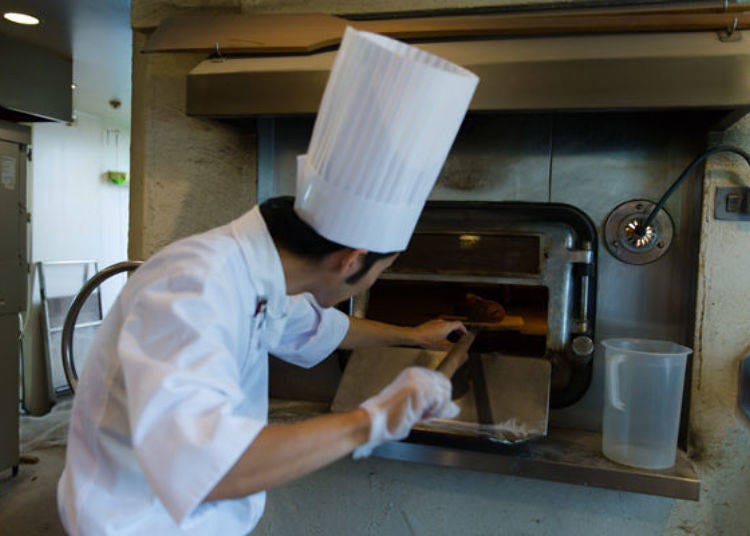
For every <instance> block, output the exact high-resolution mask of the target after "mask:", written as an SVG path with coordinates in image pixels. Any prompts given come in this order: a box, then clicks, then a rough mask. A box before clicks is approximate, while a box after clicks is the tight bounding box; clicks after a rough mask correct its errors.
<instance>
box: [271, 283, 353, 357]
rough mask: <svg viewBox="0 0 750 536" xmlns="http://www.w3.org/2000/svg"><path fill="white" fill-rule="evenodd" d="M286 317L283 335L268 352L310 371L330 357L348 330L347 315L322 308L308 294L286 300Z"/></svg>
mask: <svg viewBox="0 0 750 536" xmlns="http://www.w3.org/2000/svg"><path fill="white" fill-rule="evenodd" d="M286 315H287V321H286V325H285V327H284V334H283V335H282V336H281V340H280V342H279V344H278V345H276V346H275V347H274V348H271V349H270V352H271V353H272V354H273V355H275V356H277V357H279V358H280V359H283V360H284V361H287V362H289V363H292V364H294V365H298V366H300V367H305V368H310V367H312V366H315V365H317V364H318V363H320V362H321V361H322V360H323V359H325V358H326V357H328V356H329V355H331V353H332V352H333V351H334V350H335V349H336V348H338V347H339V344H341V341H343V340H344V337H345V336H346V333H347V331H349V317H348V316H346V315H345V314H344V313H342V312H341V311H339V310H338V309H335V308H333V307H330V308H323V307H321V306H320V305H318V303H317V302H316V301H315V298H313V297H312V296H311V295H310V294H307V293H305V294H300V295H297V296H290V297H288V298H287V302H286Z"/></svg>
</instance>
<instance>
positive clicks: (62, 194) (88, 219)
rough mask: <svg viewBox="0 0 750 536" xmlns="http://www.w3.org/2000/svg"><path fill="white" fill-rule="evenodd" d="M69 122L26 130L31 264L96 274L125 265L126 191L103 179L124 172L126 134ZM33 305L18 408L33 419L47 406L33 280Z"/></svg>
mask: <svg viewBox="0 0 750 536" xmlns="http://www.w3.org/2000/svg"><path fill="white" fill-rule="evenodd" d="M77 115H78V118H77V121H76V122H75V124H73V125H70V126H68V125H64V124H59V123H36V124H34V125H33V128H32V147H33V160H32V162H31V166H30V168H31V169H30V170H31V173H30V174H29V176H30V183H29V188H28V190H29V195H30V200H29V202H30V207H31V208H30V210H31V214H32V216H31V218H32V219H31V260H32V262H33V263H36V262H39V261H60V260H79V259H92V260H96V261H98V263H99V267H100V268H103V267H105V266H108V265H110V264H112V263H114V262H118V261H122V260H125V259H127V235H128V206H129V191H128V185H127V184H126V185H116V184H114V183H112V182H111V181H110V180H109V178H107V176H106V172H107V171H108V170H118V171H126V172H129V167H130V154H129V152H130V131H129V130H126V129H124V128H123V127H122V126H121V125H119V126H117V127H113V126H112V125H111V124H109V123H108V122H106V121H104V120H102V119H99V118H97V117H95V116H92V115H88V114H85V113H83V112H78V113H77ZM114 130H118V131H119V134H118V135H117V136H116V135H115V133H114ZM116 137H117V142H115V139H116ZM124 281H125V279H124V275H123V276H121V278H120V279H119V280H112V283H107V284H105V286H104V287H103V289H102V302H103V306H104V309H105V313H106V310H107V309H108V308H109V306H110V305H111V303H112V302H113V301H114V299H115V297H116V295H117V294H118V293H119V290H120V288H121V287H122V285H123V284H124ZM33 304H34V305H33V307H32V310H31V314H30V317H29V322H28V327H27V335H26V337H25V343H24V366H25V379H24V388H25V395H26V403H25V405H26V407H27V408H28V409H29V410H30V411H32V412H33V413H39V412H43V411H45V410H46V409H47V407H48V406H49V402H48V400H47V397H46V392H47V379H46V373H45V370H46V362H45V361H44V357H43V345H42V338H41V337H42V334H41V332H40V325H39V320H40V319H39V314H40V312H39V283H38V281H35V283H34V286H33ZM58 373H59V371H58ZM58 381H59V378H58Z"/></svg>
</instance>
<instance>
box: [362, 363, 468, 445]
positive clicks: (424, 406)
mask: <svg viewBox="0 0 750 536" xmlns="http://www.w3.org/2000/svg"><path fill="white" fill-rule="evenodd" d="M360 407H361V408H363V409H364V410H365V411H367V413H368V414H369V415H370V439H369V440H368V441H367V443H365V444H364V445H361V446H359V447H357V448H356V449H355V450H354V454H353V456H354V458H362V457H365V456H369V455H370V453H371V452H372V450H373V449H374V448H375V447H377V446H378V445H380V444H381V443H383V442H385V441H392V440H399V439H404V438H405V437H406V436H408V435H409V430H411V427H412V426H414V425H415V424H417V423H418V422H419V421H421V420H424V419H450V418H452V417H455V416H456V415H458V413H459V409H458V406H457V405H456V404H454V403H453V402H451V382H450V381H449V380H447V379H446V378H445V376H443V375H442V374H440V373H439V372H435V371H434V370H429V369H426V368H423V367H409V368H406V369H404V370H403V371H401V373H400V374H399V375H398V376H397V377H396V379H395V380H393V381H392V382H391V383H390V384H389V385H388V386H386V388H385V389H383V390H382V391H380V393H378V394H377V395H375V396H374V397H372V398H370V399H368V400H365V401H364V402H363V403H362V405H361V406H360Z"/></svg>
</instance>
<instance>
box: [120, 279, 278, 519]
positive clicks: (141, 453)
mask: <svg viewBox="0 0 750 536" xmlns="http://www.w3.org/2000/svg"><path fill="white" fill-rule="evenodd" d="M211 279H213V280H214V282H213V283H207V282H206V280H205V278H203V277H197V276H196V275H195V274H191V273H183V274H172V275H170V276H169V277H168V278H165V279H163V280H161V281H157V282H156V283H151V284H150V285H148V286H147V287H145V288H143V289H141V290H140V291H139V292H138V293H137V294H136V295H135V296H134V297H133V298H132V300H133V301H132V305H130V306H129V307H127V308H126V309H125V311H126V313H125V314H126V317H125V319H124V322H123V326H122V329H121V331H120V334H119V336H118V341H117V351H118V354H119V358H120V364H121V366H122V371H123V375H124V379H125V388H126V392H127V398H128V400H127V406H128V414H129V422H130V428H131V437H132V442H133V448H134V450H135V454H136V457H137V459H138V462H139V465H140V467H141V469H142V471H143V473H144V474H145V477H146V479H147V480H148V482H149V484H150V486H151V488H152V490H153V491H154V493H155V495H156V496H157V497H158V499H159V500H160V501H161V503H162V504H163V505H164V507H165V508H166V510H167V511H168V512H169V514H170V516H171V517H172V519H173V520H174V521H175V522H176V523H177V524H182V523H186V522H188V520H189V518H190V515H191V514H192V513H194V512H195V511H196V509H197V508H198V507H199V505H200V504H201V502H202V501H203V500H204V499H205V497H206V496H207V495H208V493H209V492H210V491H211V490H212V489H213V488H214V487H215V486H216V484H217V483H218V482H219V481H220V480H221V478H222V477H223V476H224V475H225V474H226V473H227V472H228V471H229V469H230V468H231V467H232V466H233V465H234V464H235V462H236V461H237V460H238V459H239V457H240V456H241V455H242V453H243V452H244V451H245V450H246V449H247V447H248V446H249V445H250V444H251V443H252V441H253V440H254V439H255V437H256V436H257V435H258V433H259V432H260V430H261V429H262V428H263V427H264V425H265V423H264V422H262V421H260V420H258V419H254V418H250V417H249V416H247V415H243V414H242V412H241V411H240V410H239V409H238V408H240V406H241V404H242V402H243V400H244V398H245V397H244V394H243V392H242V390H241V388H240V385H239V364H238V360H237V354H238V346H239V342H238V341H239V333H241V330H240V326H239V324H240V323H241V319H244V318H247V315H243V314H242V312H241V311H239V309H240V305H239V303H238V301H239V300H238V299H237V297H236V296H235V297H233V296H232V295H231V294H232V293H231V292H229V291H228V289H226V288H224V287H225V285H222V284H219V283H218V282H216V281H218V280H219V279H220V278H218V277H216V278H209V280H211ZM212 287H213V288H212Z"/></svg>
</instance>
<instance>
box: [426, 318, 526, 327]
mask: <svg viewBox="0 0 750 536" xmlns="http://www.w3.org/2000/svg"><path fill="white" fill-rule="evenodd" d="M440 318H442V319H443V320H459V321H461V322H463V324H464V325H465V326H466V327H467V328H481V329H483V330H487V331H521V330H522V329H523V327H524V324H525V322H524V319H523V317H521V316H506V317H505V318H503V320H502V322H470V321H469V320H467V318H466V317H465V316H452V315H442V316H441V317H440Z"/></svg>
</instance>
